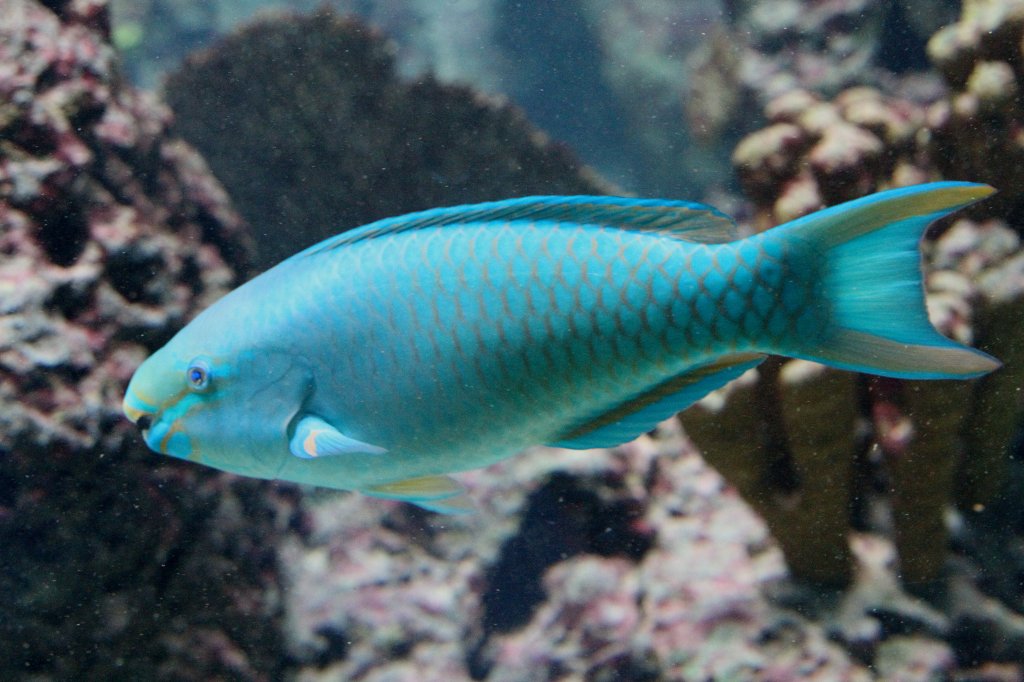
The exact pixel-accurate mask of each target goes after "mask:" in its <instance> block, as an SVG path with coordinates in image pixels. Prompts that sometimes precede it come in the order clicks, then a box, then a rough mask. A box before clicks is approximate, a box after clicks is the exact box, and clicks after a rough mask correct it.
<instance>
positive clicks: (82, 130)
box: [0, 0, 287, 679]
mask: <svg viewBox="0 0 1024 682" xmlns="http://www.w3.org/2000/svg"><path fill="white" fill-rule="evenodd" d="M0 15H2V17H3V19H2V21H0V252H2V257H0V309H2V313H3V314H2V317H0V403H2V409H0V547H3V548H4V549H3V560H2V561H0V601H2V603H3V604H4V606H3V611H4V615H3V618H0V677H2V678H4V679H27V678H31V679H84V678H91V679H118V678H123V679H129V678H130V679H183V678H192V679H199V678H210V677H213V676H218V675H220V676H223V677H232V678H235V679H259V678H260V676H261V674H260V673H259V672H258V669H260V668H262V669H264V670H272V669H273V667H274V665H276V663H275V658H276V656H275V651H276V646H277V645H276V643H275V638H274V635H273V629H272V626H271V624H272V623H273V620H274V616H275V610H274V608H275V607H274V603H273V601H272V600H270V599H268V595H270V594H272V592H267V590H268V588H269V589H273V588H274V587H275V580H276V573H275V564H274V557H273V554H272V553H271V552H269V551H268V549H267V547H266V546H265V545H263V544H261V542H262V541H261V540H260V536H264V537H265V536H266V535H268V534H270V533H272V532H273V527H274V524H275V523H276V521H275V518H274V515H273V514H274V512H273V509H272V508H270V507H269V505H268V504H267V503H266V502H255V501H254V500H255V499H256V498H255V497H253V496H252V495H251V491H252V490H253V489H254V488H255V486H254V485H253V484H252V483H238V484H234V485H229V484H228V483H227V482H226V479H223V478H221V477H218V476H215V475H211V474H210V473H209V472H202V471H199V470H198V469H196V468H194V467H187V468H186V467H183V466H180V465H179V466H176V465H172V464H168V463H162V462H161V460H160V459H158V458H157V457H155V456H153V455H152V454H151V453H149V452H148V451H146V449H145V447H144V446H143V445H142V443H141V442H140V439H139V438H138V436H137V435H136V434H135V433H134V430H133V429H131V428H130V425H129V424H127V423H126V422H125V421H124V419H123V418H122V417H121V414H120V401H121V395H122V393H123V389H124V385H125V383H126V382H127V380H128V377H129V376H130V375H131V373H132V371H133V370H134V368H135V366H136V365H137V364H138V363H139V362H140V361H141V360H142V358H143V357H145V355H146V354H147V353H148V352H150V351H151V350H152V349H154V348H155V347H156V346H158V345H159V344H161V343H162V342H163V341H165V340H166V339H167V338H168V337H169V335H171V334H172V333H173V332H174V331H175V330H176V329H177V328H178V327H179V326H180V325H181V324H182V323H183V322H184V321H186V320H187V319H188V318H189V317H190V316H192V315H193V314H195V313H196V312H197V311H198V310H199V309H201V308H202V307H203V306H205V305H207V304H208V303H209V302H211V301H212V300H213V299H215V298H216V297H218V296H220V295H222V294H223V293H225V292H226V291H227V290H228V288H229V287H231V286H232V285H233V284H235V283H236V282H237V281H238V278H239V273H241V272H243V271H244V270H245V268H246V263H247V261H248V253H249V243H248V241H247V238H246V237H245V234H244V231H243V224H242V222H241V219H240V218H239V217H238V215H237V214H236V213H235V212H234V210H233V209H232V208H231V206H230V204H229V202H228V200H227V197H226V195H225V194H224V192H223V190H222V189H221V187H220V186H219V185H218V184H217V182H216V181H215V180H214V179H213V177H212V176H211V175H210V174H209V172H208V171H207V169H206V166H205V164H204V163H203V162H202V160H201V159H200V158H199V156H198V155H197V154H196V152H195V151H194V150H192V149H191V148H190V147H189V146H188V145H186V144H185V143H184V142H182V141H181V140H180V139H178V138H175V137H173V136H170V135H169V134H168V132H167V126H168V122H169V118H170V115H169V112H168V110H167V109H166V108H165V107H163V106H161V105H160V104H158V103H157V102H156V101H155V100H154V99H153V98H152V97H149V96H146V95H143V94H141V93H139V92H136V91H135V90H133V89H132V88H130V87H127V86H126V85H125V84H124V83H123V82H122V81H121V80H120V78H119V76H118V67H117V62H116V58H115V55H114V52H113V48H112V47H111V46H110V44H109V40H108V38H109V36H108V31H109V21H108V15H107V8H106V3H105V2H103V1H101V0H75V1H74V2H49V3H46V4H45V5H44V4H42V3H39V2H35V1H34V0H5V2H3V3H2V9H0ZM247 491H249V492H247ZM282 508H284V509H286V508H287V505H284V506H283V507H282ZM248 515H251V516H252V517H255V518H258V519H260V520H259V521H257V522H255V523H253V522H252V518H247V516H248ZM214 527H216V528H217V532H216V533H213V532H211V531H212V529H213V528H214ZM253 618H258V620H257V622H255V623H251V622H250V623H249V624H248V625H247V626H246V627H245V628H244V629H242V628H239V627H238V625H239V624H240V623H243V622H249V621H251V620H252V619H253Z"/></svg>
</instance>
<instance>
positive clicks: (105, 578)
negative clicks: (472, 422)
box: [0, 0, 1024, 680]
mask: <svg viewBox="0 0 1024 682" xmlns="http://www.w3.org/2000/svg"><path fill="white" fill-rule="evenodd" d="M1022 38H1024V3H1021V2H1012V1H1010V0H1004V1H1002V2H995V1H993V0H987V1H986V0H975V1H973V2H971V1H967V2H964V3H963V5H962V6H961V4H960V3H956V2H923V1H914V0H903V1H901V2H878V1H875V2H872V1H871V0H849V1H828V2H826V1H821V0H818V1H811V0H806V1H804V2H795V1H794V2H769V1H768V0H733V1H729V2H722V3H714V2H697V1H692V2H686V1H677V2H670V1H668V0H665V1H659V0H649V1H643V2H641V1H635V2H631V1H625V2H610V1H604V0H572V1H567V2H559V3H551V2H540V1H539V0H538V1H534V2H513V1H511V0H501V1H497V0H494V1H487V0H479V1H474V0H462V1H454V0H453V1H444V2H423V1H419V2H417V1H414V0H408V1H403V0H391V1H386V0H379V1H373V0H365V1H362V2H336V3H333V4H330V5H327V6H324V5H320V4H319V3H317V4H314V3H306V2H297V3H294V4H291V5H286V4H282V3H248V2H240V1H239V2H229V1H225V2H170V1H162V2H144V1H138V2H134V1H130V0H122V1H119V2H113V3H111V4H110V5H108V4H107V3H106V2H104V1H103V0H50V1H48V2H37V1H35V0H0V249H2V256H0V309H2V317H0V401H2V409H0V434H2V437H0V547H2V551H0V604H2V605H3V608H2V609H0V677H2V678H3V679H31V680H48V679H53V680H63V679H169V680H173V679H251V680H274V679H293V680H349V679H352V680H405V679H408V680H436V679H447V680H461V679H476V680H577V679H580V680H661V679H668V680H676V679H678V680H708V679H723V680H790V679H821V680H836V679H844V680H846V679H849V680H870V679H885V680H889V679H893V680H917V679H920V680H933V679H958V680H967V679H969V680H1014V679H1021V677H1022V676H1024V616H1022V614H1024V591H1022V588H1021V583H1020V576H1021V575H1022V574H1024V556H1022V548H1024V545H1022V537H1024V518H1022V514H1021V512H1020V502H1019V500H1020V499H1021V496H1020V490H1021V480H1022V478H1021V471H1020V462H1019V457H1018V455H1019V434H1018V426H1019V422H1020V415H1021V396H1020V385H1021V381H1022V377H1024V369H1022V366H1024V365H1022V363H1024V357H1022V356H1024V353H1022V352H1021V347H1022V346H1021V343H1020V341H1019V337H1020V332H1021V322H1020V321H1021V319H1022V314H1024V299H1022V295H1021V292H1022V291H1024V256H1022V255H1021V250H1020V244H1019V236H1018V235H1019V231H1020V225H1021V224H1024V223H1022V222H1021V220H1022V219H1024V214H1022V210H1021V209H1022V207H1024V201H1022V198H1024V193H1022V188H1024V177H1021V175H1022V173H1024V171H1022V169H1024V158H1022V157H1024V142H1022V138H1021V135H1020V129H1021V123H1022V121H1024V111H1022V109H1021V98H1020V88H1021V86H1022V85H1024V72H1022V68H1024V67H1022V63H1024V59H1022V52H1021V50H1022V47H1021V44H1022V43H1021V41H1022ZM935 179H956V180H973V181H981V182H989V183H991V184H993V185H994V186H996V187H998V188H999V189H1000V194H999V195H997V197H996V198H995V199H993V200H990V201H987V202H985V203H984V204H982V205H980V206H978V207H976V208H975V209H972V210H971V211H970V212H969V213H968V214H967V215H966V216H958V217H957V218H956V219H954V220H951V221H945V222H944V223H942V224H940V225H937V226H936V227H935V228H933V229H932V230H931V231H930V233H929V235H928V238H927V240H926V242H925V244H924V246H923V250H924V254H925V262H926V266H927V268H928V277H927V287H928V293H929V307H930V308H929V310H930V313H931V316H932V319H933V321H934V322H935V323H936V324H937V326H939V328H940V329H941V330H943V331H944V332H945V333H946V334H948V335H950V336H952V337H954V338H957V339H958V340H960V341H963V342H969V343H972V344H973V345H976V346H978V347H980V348H983V349H985V350H987V351H988V352H990V353H992V354H994V355H996V356H998V357H999V358H1001V359H1002V360H1003V362H1004V363H1005V367H1004V369H1002V370H1001V371H999V372H997V373H995V374H993V375H991V376H989V377H986V378H984V379H981V380H978V381H975V382H971V383H956V382H930V383H929V382H913V381H899V380H891V379H877V378H871V377H866V376H859V375H853V374H849V373H842V372H838V371H833V370H827V369H823V368H821V367H818V366H815V365H812V364H811V363H805V362H799V361H790V362H783V361H781V360H779V361H772V362H770V363H766V365H765V366H763V368H762V369H761V370H760V371H759V372H758V373H757V374H756V375H749V376H747V377H745V378H744V379H743V380H741V381H740V382H737V383H736V384H734V385H733V386H731V387H730V388H728V389H727V390H725V391H723V392H721V393H719V394H716V395H714V396H711V397H709V399H707V400H706V401H704V402H703V403H702V404H700V405H698V406H695V407H694V408H692V409H691V410H689V411H688V412H686V413H685V414H684V415H682V417H681V418H680V419H678V420H670V421H669V422H666V423H664V424H663V425H662V426H660V427H659V428H658V429H657V430H656V431H655V432H653V433H652V434H649V435H647V436H644V437H642V438H640V439H638V440H637V441H634V442H633V443H630V444H627V445H624V446H622V447H619V448H616V449H613V450H608V451H588V452H572V451H562V450H554V449H548V448H536V449H534V450H531V451H529V452H527V453H524V454H523V455H521V456H520V457H518V458H515V459H512V460H509V461H506V462H504V463H502V464H499V465H496V466H493V467H491V468H489V469H487V470H484V471H479V472H471V473H469V474H464V475H461V476H460V480H462V481H464V482H465V483H466V485H467V487H468V489H469V493H470V496H471V497H472V499H473V500H474V502H475V503H476V505H477V507H478V512H477V513H476V514H473V515H469V516H465V517H446V516H438V515H435V514H431V513H428V512H424V511H422V510H419V509H417V508H413V507H411V506H409V505H403V504H400V503H392V502H384V501H380V500H370V499H367V498H363V497H361V496H357V495H346V494H338V493H325V492H323V491H315V490H312V489H306V488H300V487H298V486H294V485H290V484H282V483H273V482H262V481H254V480H250V479H241V478H238V477H234V476H230V475H227V474H221V473H218V472H215V471H212V470H207V469H203V468H200V467H197V466H193V465H189V464H183V463H174V462H170V461H167V460H166V459H165V458H162V457H160V456H157V455H154V454H153V453H151V452H149V451H148V450H147V449H146V448H145V445H144V444H143V443H142V440H141V438H140V437H139V435H138V433H137V432H136V430H135V429H134V428H133V427H132V425H131V424H129V423H128V422H127V420H125V419H124V418H123V417H122V416H121V414H120V400H121V396H122V394H123V389H124V386H125V384H126V383H127V380H128V378H129V377H130V376H131V373H132V371H133V370H134V369H135V367H136V366H137V365H138V364H139V363H140V362H141V361H142V359H144V358H145V357H146V355H147V354H148V353H150V352H152V351H153V350H155V349H156V348H158V347H160V346H161V345H162V344H163V343H164V342H165V341H166V340H167V339H168V338H170V336H171V335H173V333H174V332H175V331H176V330H177V329H179V328H180V327H181V326H182V325H183V324H184V323H186V322H187V321H188V320H189V319H191V318H192V317H193V316H194V315H195V314H196V313H198V312H199V311H200V310H202V309H203V308H204V307H206V306H207V305H208V304H209V303H211V302H212V301H213V300H215V299H216V298H218V297H219V296H221V295H223V294H224V293H225V292H226V291H228V290H230V289H231V288H232V287H234V286H236V285H238V284H239V283H241V282H243V281H245V280H246V279H248V278H249V277H251V276H252V275H253V274H255V273H256V272H258V271H259V270H261V269H264V268H266V267H268V266H270V265H272V264H273V263H275V262H277V261H279V260H281V259H282V258H284V257H286V256H288V255H290V254H291V253H293V252H295V251H297V250H298V249H299V248H301V247H302V246H304V245H306V244H309V243H313V242H315V241H317V240H319V239H321V238H323V237H326V236H328V235H330V234H334V233H336V232H338V231H341V230H344V229H347V228H350V227H354V226H356V225H359V224H362V223H365V222H367V221H370V220H373V219H375V218H379V217H383V216H386V215H393V214H396V213H401V212H404V211H410V210H417V209H421V208H428V207H432V206H439V205H450V204H456V203H462V202H469V201H480V200H488V199H497V198H503V197H511V196H522V195H528V194H538V193H545V194H558V193H611V194H636V195H643V196H662V197H667V198H680V199H691V200H703V201H708V202H709V203H712V204H714V205H716V206H718V207H720V208H722V209H723V210H725V211H726V212H728V213H730V214H733V215H736V216H738V217H739V218H741V219H742V222H743V227H744V229H745V230H747V231H748V232H752V231H757V230H762V229H766V228H767V227H769V226H772V225H775V224H778V223H780V222H784V221H786V220H789V219H792V218H795V217H797V216H800V215H803V214H806V213H808V212H810V211H813V210H816V209H817V208H820V207H821V206H823V205H830V204H835V203H838V202H841V201H844V200H847V199H852V198H855V197H858V196H862V195H864V194H867V193H870V192H873V191H876V190H879V189H884V188H888V187H893V186H902V185H907V184H913V183H917V182H924V181H928V180H935ZM539 407H540V408H542V406H539ZM485 446H486V444H481V447H485Z"/></svg>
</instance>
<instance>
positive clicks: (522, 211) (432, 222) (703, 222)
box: [296, 195, 737, 257]
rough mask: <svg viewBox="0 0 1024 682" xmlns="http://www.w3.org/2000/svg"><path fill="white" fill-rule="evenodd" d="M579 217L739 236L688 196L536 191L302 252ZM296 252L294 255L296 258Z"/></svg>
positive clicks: (395, 222)
mask: <svg viewBox="0 0 1024 682" xmlns="http://www.w3.org/2000/svg"><path fill="white" fill-rule="evenodd" d="M533 221H554V222H575V223H584V224H588V225H600V226H603V227H611V228H616V229H621V230H635V231H640V232H657V233H660V234H666V235H671V236H673V237H675V238H676V239H680V240H683V241H689V242H700V243H705V244H713V243H720V242H728V241H732V240H734V239H736V237H737V235H736V223H735V222H733V220H732V218H730V217H729V216H727V215H725V214H724V213H722V212H721V211H719V210H718V209H716V208H713V207H711V206H705V205H704V204H697V203H693V202H689V201H668V200H662V199H628V198H623V197H603V196H587V195H579V196H535V197H522V198H520V199H505V200H504V201H490V202H487V203H483V204H467V205H465V206H451V207H447V208H432V209H429V210H427V211H420V212H418V213H408V214H406V215H402V216H396V217H394V218H384V219H383V220H378V221H376V222H373V223H370V224H369V225H364V226H363V227H359V228H356V229H354V230H349V231H348V232H343V233H341V234H339V235H336V236H334V237H330V238H328V239H326V240H324V241H322V242H320V243H319V244H315V245H313V246H311V247H309V248H308V249H306V250H305V251H303V252H301V253H300V254H298V256H308V255H312V254H315V253H322V252H324V251H330V250H331V249H336V248H338V247H340V246H345V245H348V244H355V243H356V242H361V241H365V240H367V239H373V238H375V237H379V236H382V235H388V234H396V233H399V232H406V231H408V230H417V229H421V228H424V227H439V226H443V225H455V224H460V223H473V222H512V223H514V222H533ZM298 256H296V257H298Z"/></svg>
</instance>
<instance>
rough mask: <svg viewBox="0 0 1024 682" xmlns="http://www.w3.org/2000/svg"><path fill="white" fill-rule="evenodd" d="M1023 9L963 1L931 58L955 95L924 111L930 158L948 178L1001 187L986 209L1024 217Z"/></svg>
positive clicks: (1016, 4)
mask: <svg viewBox="0 0 1024 682" xmlns="http://www.w3.org/2000/svg"><path fill="white" fill-rule="evenodd" d="M1022 40H1024V3H1022V2H1020V0H1009V1H1007V0H1000V1H998V2H995V1H992V0H967V1H966V2H964V7H963V14H962V16H961V18H960V21H959V22H958V23H956V24H953V25H951V26H947V27H946V28H944V29H942V30H941V31H939V32H938V33H936V34H935V35H934V36H933V37H932V39H931V41H930V42H929V43H928V54H929V56H930V57H931V58H932V61H933V62H934V63H935V66H936V68H938V70H939V71H940V72H941V73H942V75H943V76H944V77H945V78H946V81H947V82H948V84H949V87H950V89H951V90H952V92H951V93H950V97H949V99H948V100H946V101H942V102H939V103H936V104H935V105H933V106H932V107H931V108H930V109H929V111H928V128H929V130H930V131H931V146H932V156H933V158H934V159H935V164H936V166H938V168H939V169H940V170H941V171H942V174H943V175H944V176H945V177H950V178H961V177H962V178H973V179H975V180H979V181H982V182H988V183H991V184H992V185H994V186H996V187H999V188H1000V190H1002V191H1001V192H1000V195H999V196H998V197H997V198H996V199H995V200H994V201H993V203H992V206H991V210H992V211H993V213H994V214H996V215H1007V216H1009V218H1010V219H1011V220H1012V222H1014V224H1021V221H1022V219H1024V190H1022V189H1021V188H1024V138H1022V137H1021V135H1020V132H1019V130H1020V128H1021V125H1022V124H1024V108H1022V105H1021V101H1022V100H1021V94H1022V89H1024V66H1022V63H1024V42H1022Z"/></svg>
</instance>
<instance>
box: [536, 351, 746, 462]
mask: <svg viewBox="0 0 1024 682" xmlns="http://www.w3.org/2000/svg"><path fill="white" fill-rule="evenodd" d="M765 357H766V356H764V355H761V354H760V353H737V354H735V355H728V356H726V357H724V358H719V359H718V360H716V361H715V362H713V363H711V364H710V365H704V366H703V367H697V368H696V369H691V370H688V371H686V372H683V373H682V374H678V375H676V376H674V377H672V378H671V379H668V380H666V381H663V382H661V383H660V384H658V385H656V386H654V387H653V388H651V389H648V390H647V391H645V392H643V393H641V394H640V395H637V396H634V397H632V398H630V399H629V400H627V401H626V402H624V403H621V404H619V405H616V406H615V407H613V408H612V409H610V410H608V411H606V412H603V413H601V414H599V415H595V416H592V417H590V418H589V419H587V420H585V421H584V422H583V423H581V424H579V425H578V426H576V427H575V428H573V429H572V430H570V431H569V432H568V433H566V434H565V435H564V436H562V437H561V438H559V439H558V441H557V442H554V443H550V445H554V446H556V447H561V448H570V449H572V450H588V449H590V448H610V447H613V446H615V445H620V444H622V443H628V442H629V441H631V440H633V439H634V438H636V437H637V436H639V435H640V434H642V433H647V432H648V431H650V430H651V429H653V428H654V427H655V426H657V425H658V423H659V422H662V421H664V420H666V419H668V418H669V417H671V416H672V415H673V414H675V413H676V412H682V411H683V410H685V409H686V408H687V407H689V406H690V405H692V404H693V403H695V402H697V401H698V400H700V399H701V398H703V397H704V396H706V395H707V394H708V393H710V392H711V391H714V390H715V389H717V388H721V387H722V386H725V385H726V384H727V383H729V382H730V381H732V380H733V379H736V378H737V377H739V376H740V375H741V374H743V373H744V372H746V371H747V370H748V369H751V368H753V367H757V366H758V365H759V364H761V362H763V361H764V359H765Z"/></svg>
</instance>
